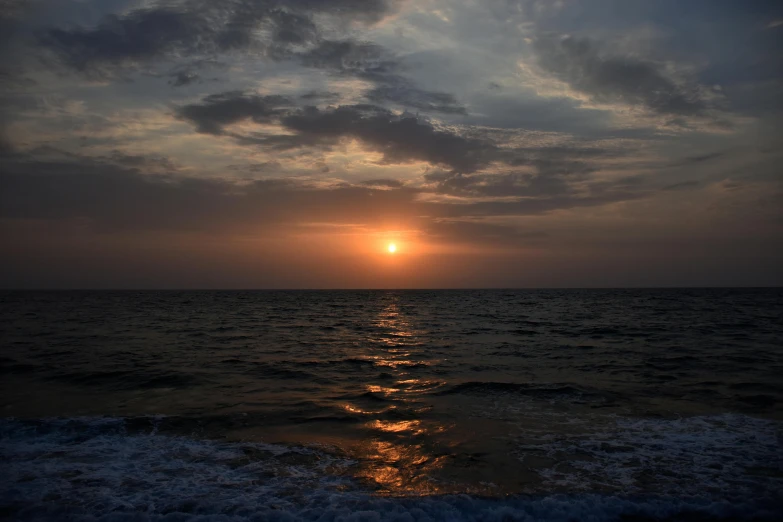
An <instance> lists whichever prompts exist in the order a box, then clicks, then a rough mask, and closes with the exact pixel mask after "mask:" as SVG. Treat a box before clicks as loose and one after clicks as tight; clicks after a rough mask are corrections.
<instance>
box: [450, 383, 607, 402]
mask: <svg viewBox="0 0 783 522" xmlns="http://www.w3.org/2000/svg"><path fill="white" fill-rule="evenodd" d="M492 393H505V394H516V395H526V396H531V397H538V398H543V399H557V398H570V397H579V398H582V399H585V398H593V399H596V400H602V401H605V400H609V399H614V397H612V396H611V394H610V393H609V392H606V391H599V390H589V389H586V388H584V387H578V386H574V385H571V384H546V385H545V384H520V383H512V382H485V381H470V382H463V383H461V384H456V385H454V386H451V387H450V388H447V389H445V390H441V391H438V392H437V393H435V395H453V394H492Z"/></svg>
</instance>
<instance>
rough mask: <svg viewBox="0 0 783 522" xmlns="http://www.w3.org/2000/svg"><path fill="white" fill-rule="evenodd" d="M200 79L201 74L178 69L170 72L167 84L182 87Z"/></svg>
mask: <svg viewBox="0 0 783 522" xmlns="http://www.w3.org/2000/svg"><path fill="white" fill-rule="evenodd" d="M200 80H201V76H199V75H198V74H197V73H195V72H192V71H179V72H176V73H173V74H171V80H169V85H171V86H172V87H183V86H185V85H190V84H191V83H195V82H198V81H200Z"/></svg>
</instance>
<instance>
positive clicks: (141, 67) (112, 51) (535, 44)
mask: <svg viewBox="0 0 783 522" xmlns="http://www.w3.org/2000/svg"><path fill="white" fill-rule="evenodd" d="M782 117H783V2H779V1H774V0H769V1H763V0H656V1H650V0H418V1H417V0H407V1H406V0H223V1H220V2H217V1H212V0H160V1H153V0H0V242H1V243H2V251H3V255H2V256H1V257H0V286H3V287H43V288H67V287H80V288H164V287H165V288H181V287H189V288H237V287H240V288H335V287H336V288H356V287H359V288H367V287H370V288H391V287H404V288H412V287H431V288H432V287H575V286H578V287H582V286H588V287H592V286H599V287H606V286H612V287H614V286H712V285H779V284H783V276H782V275H781V269H780V266H783V184H782V183H781V182H782V181H783V169H781V166H780V165H781V160H783V124H782V123H781V121H783V119H782ZM389 243H395V244H396V245H397V247H398V250H397V252H396V253H395V254H393V255H391V254H389V253H388V252H387V246H388V244H389Z"/></svg>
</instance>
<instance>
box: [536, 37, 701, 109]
mask: <svg viewBox="0 0 783 522" xmlns="http://www.w3.org/2000/svg"><path fill="white" fill-rule="evenodd" d="M534 48H535V50H536V53H537V60H538V64H539V66H540V67H541V68H542V69H544V70H545V71H547V72H548V73H550V74H552V75H553V76H554V77H555V78H557V79H558V80H561V81H563V82H565V83H567V84H569V85H570V86H571V87H572V88H573V89H575V90H577V91H580V92H582V93H585V94H587V95H589V96H591V97H592V98H593V99H595V100H597V101H601V102H610V103H612V102H621V103H624V104H627V105H632V106H640V107H644V108H646V109H648V110H650V111H652V112H653V113H657V114H662V115H668V116H684V117H688V116H705V115H706V113H707V112H708V110H709V109H711V108H713V103H712V102H711V101H710V99H708V97H707V96H706V95H705V94H704V91H703V89H702V88H701V86H699V85H695V84H692V83H688V82H686V81H684V80H682V79H679V78H676V77H675V76H674V75H673V74H671V73H670V72H668V71H666V70H665V69H664V68H663V67H662V66H661V65H660V64H658V63H656V62H653V61H648V60H644V59H642V58H638V57H634V56H622V55H616V54H615V55H613V54H606V53H603V52H601V49H600V47H599V46H598V45H596V43H595V41H593V40H590V39H587V38H575V37H571V36H567V37H562V38H556V37H553V36H541V37H539V38H537V39H536V40H535V42H534Z"/></svg>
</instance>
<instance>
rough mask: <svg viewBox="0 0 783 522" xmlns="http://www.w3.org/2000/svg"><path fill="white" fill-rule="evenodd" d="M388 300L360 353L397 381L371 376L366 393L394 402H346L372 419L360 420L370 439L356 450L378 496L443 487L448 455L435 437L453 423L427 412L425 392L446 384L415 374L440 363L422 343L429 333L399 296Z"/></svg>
mask: <svg viewBox="0 0 783 522" xmlns="http://www.w3.org/2000/svg"><path fill="white" fill-rule="evenodd" d="M385 298H386V299H388V301H387V302H386V303H384V305H383V306H382V308H381V310H380V311H379V312H378V313H377V315H376V317H375V320H374V321H373V322H372V326H373V331H372V333H371V334H370V335H369V336H368V337H367V341H368V344H367V345H366V346H367V347H368V348H367V351H366V352H365V353H363V354H361V355H359V356H358V357H361V358H362V359H366V360H371V361H373V365H374V366H375V367H381V368H384V369H385V370H386V373H384V374H382V375H384V376H385V377H383V378H384V379H386V380H391V379H393V381H390V382H388V383H385V382H377V381H376V382H373V378H372V377H373V376H372V375H369V376H368V379H367V380H366V381H365V382H364V384H363V387H364V389H365V390H367V392H369V393H371V394H373V395H377V396H381V397H382V398H383V400H384V401H388V402H391V403H393V405H392V406H391V407H388V408H387V409H384V410H381V411H368V410H366V409H363V408H362V407H359V406H354V405H348V406H345V409H346V411H349V412H351V413H355V414H360V415H363V416H364V415H367V416H368V417H369V418H368V420H366V422H363V423H362V424H361V429H362V430H364V431H365V433H366V437H367V438H366V442H364V443H361V444H360V445H359V447H358V448H355V449H356V452H357V455H356V456H357V460H358V461H359V462H360V466H359V467H360V471H359V472H358V475H359V477H360V478H362V479H364V480H366V481H367V482H368V483H370V484H372V485H374V486H375V487H376V488H377V493H378V494H383V495H397V494H405V495H424V494H433V493H438V492H441V490H442V486H441V485H440V484H439V483H438V481H437V480H436V479H435V478H434V474H435V472H436V471H437V470H438V469H440V468H441V467H442V466H443V463H444V459H446V458H448V457H447V455H448V451H437V450H436V449H435V448H434V447H433V445H432V440H433V438H432V437H431V435H432V434H434V433H442V432H443V431H445V430H446V429H448V427H447V426H446V425H442V424H439V423H437V422H435V421H434V420H432V419H424V418H422V415H423V414H424V413H425V412H428V411H431V405H429V404H427V403H426V402H424V395H423V393H425V392H427V391H431V390H432V389H435V388H437V387H438V386H440V385H441V384H442V383H441V382H438V381H433V380H426V379H421V378H418V377H416V375H415V372H416V371H417V369H419V368H423V367H431V366H432V365H434V364H436V362H437V361H434V360H432V359H431V358H430V357H428V354H427V353H426V352H425V351H424V350H425V349H426V347H425V346H424V345H423V344H422V343H421V342H420V339H421V336H422V335H426V334H427V332H426V331H424V330H422V329H419V328H417V325H415V324H414V322H413V321H412V320H411V319H410V318H408V317H407V316H406V314H405V313H404V311H403V310H401V309H400V306H399V305H398V302H397V300H398V297H397V296H394V295H392V296H385ZM388 402H387V403H385V404H386V405H387V406H388ZM390 417H391V418H390Z"/></svg>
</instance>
